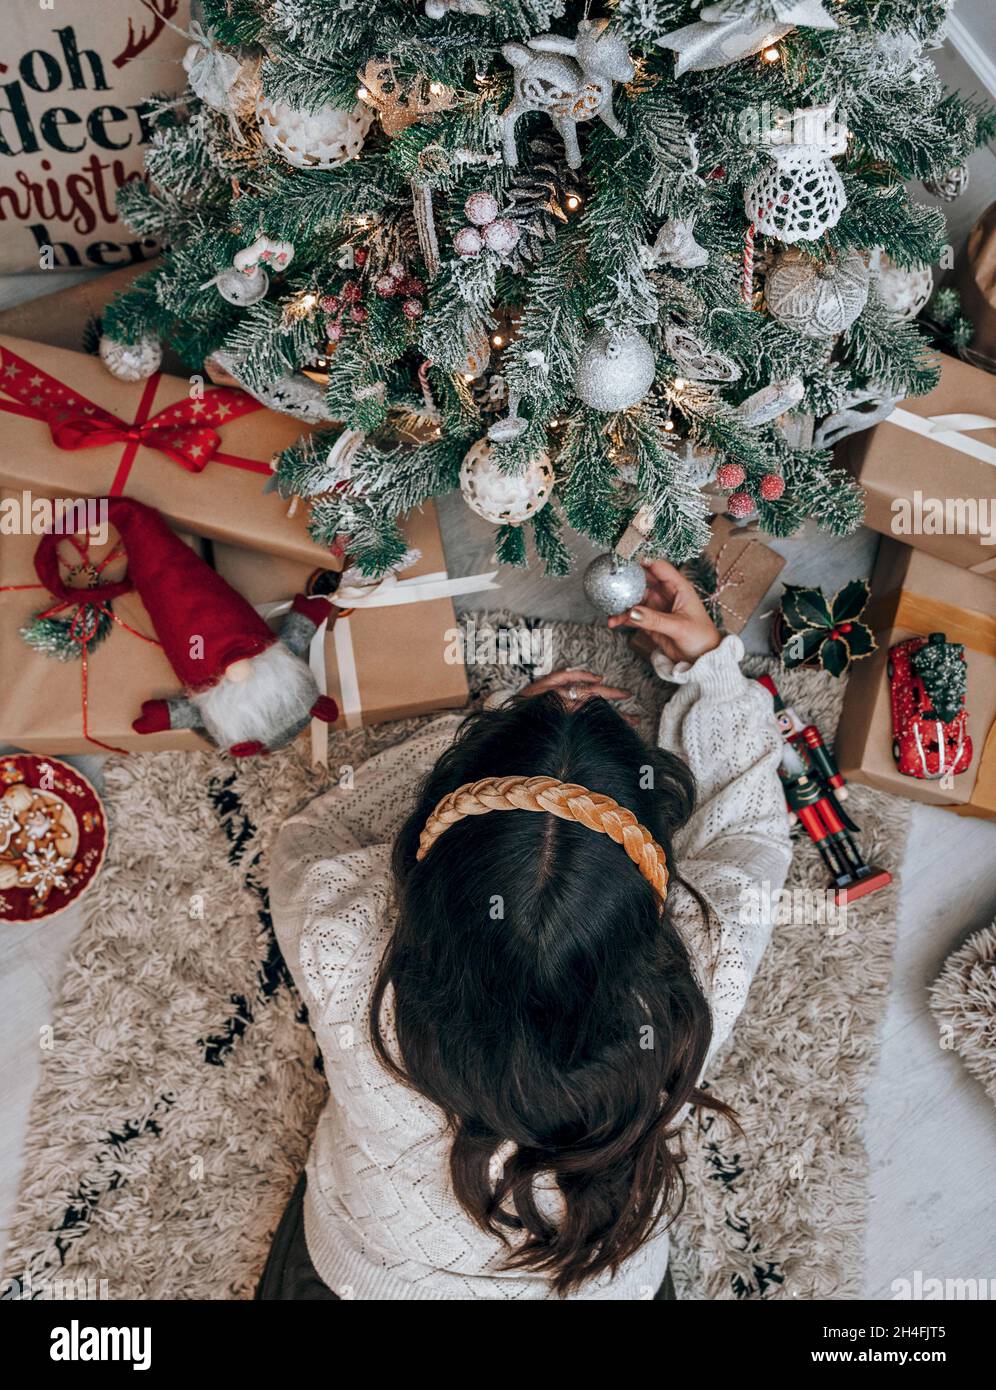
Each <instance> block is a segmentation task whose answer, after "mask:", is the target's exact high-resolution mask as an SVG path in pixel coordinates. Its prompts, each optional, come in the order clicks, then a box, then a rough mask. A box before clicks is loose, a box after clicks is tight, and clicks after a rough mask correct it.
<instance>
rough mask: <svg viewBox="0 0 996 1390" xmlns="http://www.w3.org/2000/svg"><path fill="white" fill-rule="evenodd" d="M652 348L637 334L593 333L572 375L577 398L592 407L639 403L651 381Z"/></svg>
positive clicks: (619, 407)
mask: <svg viewBox="0 0 996 1390" xmlns="http://www.w3.org/2000/svg"><path fill="white" fill-rule="evenodd" d="M655 371H656V363H655V360H654V350H653V348H652V347H651V346H650V344H649V343H648V342H647V340H646V338H644V337H642V336H641V335H640V334H639V333H627V334H625V335H623V334H621V333H596V334H595V336H594V337H593V338H590V339H589V340H588V343H587V345H586V347H585V349H584V351H583V352H582V354H581V360H580V361H579V362H578V365H577V371H576V372H575V375H574V392H575V395H576V396H577V398H578V400H580V401H583V402H584V404H585V405H590V406H591V408H592V409H593V410H606V411H608V410H627V409H628V408H629V407H630V406H631V405H639V403H640V401H642V400H643V398H644V396H645V395H646V394H647V392H648V391H649V390H650V388H651V386H652V385H653V381H654V373H655Z"/></svg>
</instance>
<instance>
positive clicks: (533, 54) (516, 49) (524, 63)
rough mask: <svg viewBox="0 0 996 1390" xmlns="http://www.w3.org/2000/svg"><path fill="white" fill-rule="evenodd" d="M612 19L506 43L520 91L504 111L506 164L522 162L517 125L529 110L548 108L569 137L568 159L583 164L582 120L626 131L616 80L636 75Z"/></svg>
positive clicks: (585, 22) (504, 48)
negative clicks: (573, 32)
mask: <svg viewBox="0 0 996 1390" xmlns="http://www.w3.org/2000/svg"><path fill="white" fill-rule="evenodd" d="M608 23H609V21H608V20H607V19H599V20H587V19H583V20H582V21H581V23H580V24H579V25H578V32H577V37H576V38H573V39H568V38H564V37H562V36H561V35H560V34H540V35H538V36H537V37H536V38H534V39H529V40H528V42H526V43H524V44H523V43H506V44H504V45H503V46H502V50H501V51H502V53H503V55H504V57H505V60H506V61H507V62H509V63H511V65H512V67H513V68H515V96H514V97H513V98H512V104H511V106H509V107H508V109H507V110H506V111H505V112H503V113H502V146H503V152H504V157H505V163H506V164H507V165H509V167H510V168H514V167H515V166H516V165H517V164H518V155H517V153H516V149H515V125H516V122H517V121H518V119H519V117H520V116H524V115H525V114H526V112H527V111H542V112H545V114H546V115H548V116H549V117H550V119H551V120H552V121H553V124H554V125H555V126H556V128H557V130H558V131H559V132H560V134H561V135H562V136H563V140H564V147H565V149H566V151H567V164H568V167H569V168H571V169H578V168H580V167H581V151H580V150H579V149H578V134H577V122H578V121H592V120H594V119H595V117H596V116H597V117H599V119H600V120H602V121H604V122H605V124H606V125H607V126H608V127H609V129H610V130H611V131H612V132H613V134H614V135H625V134H626V132H625V130H624V129H623V127H622V125H620V123H619V121H618V120H616V116H615V113H614V111H613V110H612V84H613V82H629V81H630V79H631V78H632V77H633V75H634V71H635V70H634V68H633V64H632V63H631V62H630V58H629V54H628V53H627V51H626V45H625V44H624V43H623V41H622V39H620V38H618V37H617V36H616V35H615V34H610V33H607V32H606V30H607V28H608Z"/></svg>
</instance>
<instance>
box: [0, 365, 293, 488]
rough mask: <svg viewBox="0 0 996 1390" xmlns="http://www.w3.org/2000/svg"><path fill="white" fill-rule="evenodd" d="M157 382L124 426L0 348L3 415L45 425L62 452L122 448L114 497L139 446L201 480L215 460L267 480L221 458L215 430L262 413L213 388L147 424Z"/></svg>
mask: <svg viewBox="0 0 996 1390" xmlns="http://www.w3.org/2000/svg"><path fill="white" fill-rule="evenodd" d="M159 381H160V376H159V373H158V372H157V373H156V374H155V375H154V376H151V377H149V379H148V381H147V382H146V383H145V389H144V390H143V392H142V398H141V400H140V402H139V406H138V410H137V412H136V414H135V419H134V420H133V421H132V422H131V423H130V424H129V423H128V421H126V420H120V419H118V417H117V416H116V415H112V414H111V412H110V411H109V410H105V409H104V408H103V406H99V405H96V404H95V403H94V402H93V401H90V400H87V398H86V397H85V396H82V395H80V393H79V392H78V391H73V390H71V389H70V388H69V387H68V386H64V385H63V383H62V382H61V381H57V380H56V378H55V377H53V376H49V374H48V373H47V372H45V371H43V370H42V369H41V368H40V367H36V366H34V365H33V364H32V363H31V362H28V361H27V360H26V359H25V358H23V357H18V355H17V353H15V352H11V351H10V349H9V348H7V347H0V390H2V391H3V392H4V393H5V394H6V395H7V396H10V397H12V398H13V399H12V400H8V401H0V410H3V411H6V412H7V413H8V414H14V415H24V416H27V417H28V418H29V419H32V420H43V421H44V422H45V423H46V424H47V425H48V427H49V430H50V431H51V435H52V441H53V443H54V444H55V445H56V446H57V447H58V448H60V449H70V450H74V449H99V448H102V447H103V446H105V445H108V444H124V445H125V446H126V447H125V451H124V454H123V455H122V458H121V462H120V464H119V466H118V470H117V474H116V475H115V478H114V481H113V483H112V484H111V486H110V487H109V488H108V489H107V491H108V493H109V495H110V496H112V497H116V496H120V494H121V492H122V490H123V488H124V485H125V482H126V480H127V477H128V474H129V473H130V472H131V466H132V464H133V462H134V460H135V455H136V453H137V452H138V449H139V447H141V446H144V447H145V448H147V449H155V450H157V451H158V452H159V453H161V454H166V455H167V456H168V457H169V458H171V459H173V460H174V462H176V463H178V464H179V465H180V466H181V468H185V469H186V470H187V471H188V472H189V473H200V472H201V471H202V470H203V469H204V468H206V467H207V465H208V463H209V462H210V461H211V460H212V459H217V461H218V462H219V463H225V464H229V465H231V466H233V467H237V468H245V469H249V470H250V471H252V472H254V473H263V474H269V472H270V469H269V466H268V465H267V464H265V463H263V462H260V461H259V460H256V459H243V458H238V457H236V456H234V455H230V454H222V453H219V451H218V446H219V445H220V443H221V437H220V435H219V434H218V430H217V428H216V426H223V425H224V424H225V422H226V421H228V420H235V419H237V418H238V417H239V416H241V415H248V414H249V413H250V412H251V411H254V410H261V409H262V406H261V405H260V403H259V401H255V400H253V398H252V397H251V396H247V395H246V394H245V392H243V391H236V390H232V389H231V388H230V387H227V386H220V387H219V386H215V387H211V388H209V389H208V390H207V391H205V392H204V393H203V395H201V396H199V397H191V396H188V397H185V398H184V399H183V400H180V401H177V402H175V404H173V405H168V406H166V407H165V409H164V410H160V411H159V413H158V414H157V415H153V416H151V418H150V416H149V412H150V410H151V409H152V403H153V401H154V400H155V396H156V390H157V389H158V386H159Z"/></svg>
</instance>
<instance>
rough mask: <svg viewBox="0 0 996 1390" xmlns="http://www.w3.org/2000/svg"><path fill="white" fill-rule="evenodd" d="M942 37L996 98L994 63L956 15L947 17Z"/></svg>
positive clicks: (995, 68) (995, 67)
mask: <svg viewBox="0 0 996 1390" xmlns="http://www.w3.org/2000/svg"><path fill="white" fill-rule="evenodd" d="M944 35H945V38H946V39H947V40H948V42H949V43H950V45H951V47H952V48H953V49H954V50H955V52H956V53H958V54H959V55H960V57H962V58H964V60H965V62H966V63H967V64H968V66H969V67H970V68H971V69H972V71H973V72H974V73H975V75H976V77H977V78H978V79H979V81H980V82H981V83H982V85H983V86H984V87H986V88H987V89H988V91H989V94H990V95H991V96H993V97H996V61H994V60H993V57H992V55H991V54H990V53H988V52H987V51H986V49H985V48H984V47H983V46H982V43H981V42H980V40H979V39H978V38H977V37H976V36H975V34H973V33H972V31H971V29H969V27H968V25H967V24H965V22H964V21H963V20H961V19H959V18H958V16H957V15H955V14H952V15H949V16H948V19H947V21H946V23H945V26H944Z"/></svg>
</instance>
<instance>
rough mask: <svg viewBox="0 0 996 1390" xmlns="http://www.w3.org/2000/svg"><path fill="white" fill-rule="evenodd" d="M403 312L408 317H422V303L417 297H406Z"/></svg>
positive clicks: (402, 307)
mask: <svg viewBox="0 0 996 1390" xmlns="http://www.w3.org/2000/svg"><path fill="white" fill-rule="evenodd" d="M401 312H402V313H403V314H404V316H405V318H406V319H419V318H421V317H422V304H421V302H420V301H419V300H417V299H406V300H405V302H404V304H402V306H401Z"/></svg>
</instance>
